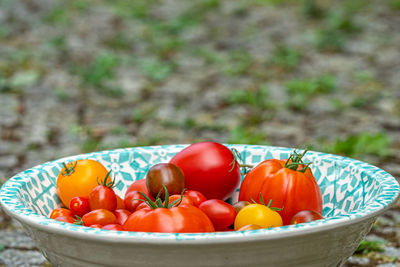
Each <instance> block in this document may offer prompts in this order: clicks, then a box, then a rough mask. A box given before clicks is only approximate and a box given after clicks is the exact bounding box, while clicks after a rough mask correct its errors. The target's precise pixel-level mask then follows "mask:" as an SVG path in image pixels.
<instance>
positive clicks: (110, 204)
mask: <svg viewBox="0 0 400 267" xmlns="http://www.w3.org/2000/svg"><path fill="white" fill-rule="evenodd" d="M89 202H90V209H91V210H97V209H106V210H109V211H114V210H115V209H116V208H117V197H116V195H115V193H114V190H113V189H112V188H110V187H108V186H105V185H98V186H96V187H95V188H94V189H93V191H92V192H91V193H90V195H89Z"/></svg>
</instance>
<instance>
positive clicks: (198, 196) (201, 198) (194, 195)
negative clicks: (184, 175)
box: [183, 190, 207, 207]
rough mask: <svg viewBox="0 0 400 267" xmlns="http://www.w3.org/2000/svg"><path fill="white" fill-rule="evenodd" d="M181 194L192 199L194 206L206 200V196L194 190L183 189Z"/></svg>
mask: <svg viewBox="0 0 400 267" xmlns="http://www.w3.org/2000/svg"><path fill="white" fill-rule="evenodd" d="M183 195H184V196H188V197H191V198H192V200H193V205H195V206H196V207H198V206H199V205H200V204H201V203H203V202H204V201H206V200H207V198H206V197H205V196H204V195H203V194H202V193H200V192H199V191H195V190H185V192H184V193H183Z"/></svg>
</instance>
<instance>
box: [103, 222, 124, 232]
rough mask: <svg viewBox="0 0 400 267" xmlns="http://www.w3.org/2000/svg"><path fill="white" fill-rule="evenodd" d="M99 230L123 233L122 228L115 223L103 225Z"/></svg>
mask: <svg viewBox="0 0 400 267" xmlns="http://www.w3.org/2000/svg"><path fill="white" fill-rule="evenodd" d="M101 229H105V230H111V231H124V228H122V226H121V225H119V224H116V223H113V224H107V225H104V226H103V227H102V228H101Z"/></svg>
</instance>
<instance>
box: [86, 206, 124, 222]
mask: <svg viewBox="0 0 400 267" xmlns="http://www.w3.org/2000/svg"><path fill="white" fill-rule="evenodd" d="M82 221H83V225H85V226H90V225H93V224H101V225H106V224H113V223H116V222H117V217H116V216H115V215H114V213H112V212H111V211H109V210H106V209H98V210H92V211H91V212H89V213H86V214H85V215H83V216H82Z"/></svg>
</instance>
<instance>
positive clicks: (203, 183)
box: [170, 142, 241, 200]
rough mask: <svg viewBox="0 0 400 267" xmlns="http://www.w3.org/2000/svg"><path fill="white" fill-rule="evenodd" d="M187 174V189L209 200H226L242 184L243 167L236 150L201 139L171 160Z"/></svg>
mask: <svg viewBox="0 0 400 267" xmlns="http://www.w3.org/2000/svg"><path fill="white" fill-rule="evenodd" d="M170 163H173V164H175V165H177V166H178V167H179V168H180V169H181V170H182V171H183V174H184V175H185V185H186V188H187V189H190V190H196V191H199V192H201V193H203V194H204V195H205V196H206V197H207V198H208V199H213V198H217V199H222V200H224V199H226V198H228V197H229V196H231V195H232V193H233V192H234V190H235V189H236V188H237V186H238V185H239V183H240V178H241V176H240V168H239V164H238V163H237V162H236V160H235V157H234V156H233V153H232V151H231V150H229V148H227V147H226V146H224V145H222V144H219V143H215V142H201V143H196V144H193V145H190V146H188V147H186V148H185V149H183V150H182V151H180V152H178V153H177V154H176V155H175V156H174V157H173V158H172V159H171V161H170Z"/></svg>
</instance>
